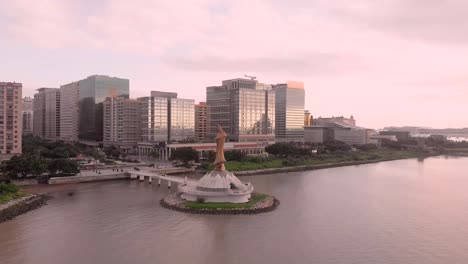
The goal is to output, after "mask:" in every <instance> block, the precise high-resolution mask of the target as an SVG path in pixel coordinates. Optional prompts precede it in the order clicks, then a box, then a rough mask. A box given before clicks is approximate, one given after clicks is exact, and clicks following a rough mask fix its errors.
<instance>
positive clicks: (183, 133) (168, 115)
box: [138, 91, 195, 142]
mask: <svg viewBox="0 0 468 264" xmlns="http://www.w3.org/2000/svg"><path fill="white" fill-rule="evenodd" d="M138 100H139V101H140V102H141V107H142V111H141V113H142V139H143V141H147V142H171V141H183V140H187V139H193V138H194V136H195V100H192V99H180V98H177V93H168V92H159V91H152V92H151V96H149V97H141V98H139V99H138Z"/></svg>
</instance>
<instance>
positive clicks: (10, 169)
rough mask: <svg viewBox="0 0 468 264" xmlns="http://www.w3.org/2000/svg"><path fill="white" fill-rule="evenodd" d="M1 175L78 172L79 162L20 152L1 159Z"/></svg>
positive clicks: (24, 175) (21, 175) (13, 176)
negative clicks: (17, 154) (6, 158)
mask: <svg viewBox="0 0 468 264" xmlns="http://www.w3.org/2000/svg"><path fill="white" fill-rule="evenodd" d="M0 170H1V172H2V173H3V175H7V176H9V177H11V178H17V177H27V176H40V175H42V174H44V173H46V172H47V173H48V174H49V175H51V176H54V175H64V174H76V173H78V172H80V169H79V164H78V163H77V162H76V161H74V160H70V159H62V158H59V159H45V158H44V157H42V156H36V155H30V154H22V155H20V156H13V157H12V158H11V159H10V160H6V161H3V162H2V164H1V167H0Z"/></svg>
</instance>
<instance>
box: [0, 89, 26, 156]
mask: <svg viewBox="0 0 468 264" xmlns="http://www.w3.org/2000/svg"><path fill="white" fill-rule="evenodd" d="M22 87H23V85H22V84H21V83H14V82H13V83H11V82H0V158H1V159H8V158H10V157H11V156H12V155H14V154H21V149H22V145H21V143H22V142H21V137H22V132H23V131H22V114H21V105H22V100H23V99H22V96H21V92H22V91H21V90H22Z"/></svg>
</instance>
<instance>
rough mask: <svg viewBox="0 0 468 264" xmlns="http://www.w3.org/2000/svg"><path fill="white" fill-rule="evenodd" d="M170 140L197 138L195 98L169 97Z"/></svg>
mask: <svg viewBox="0 0 468 264" xmlns="http://www.w3.org/2000/svg"><path fill="white" fill-rule="evenodd" d="M169 117H170V119H169V140H168V141H169V142H171V141H182V140H191V139H194V138H195V100H192V99H178V98H169Z"/></svg>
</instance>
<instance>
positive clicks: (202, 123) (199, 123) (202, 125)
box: [195, 102, 206, 142]
mask: <svg viewBox="0 0 468 264" xmlns="http://www.w3.org/2000/svg"><path fill="white" fill-rule="evenodd" d="M205 138H206V103H205V102H200V103H199V104H196V105H195V140H196V141H199V142H202V141H204V140H205Z"/></svg>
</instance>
